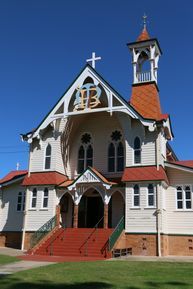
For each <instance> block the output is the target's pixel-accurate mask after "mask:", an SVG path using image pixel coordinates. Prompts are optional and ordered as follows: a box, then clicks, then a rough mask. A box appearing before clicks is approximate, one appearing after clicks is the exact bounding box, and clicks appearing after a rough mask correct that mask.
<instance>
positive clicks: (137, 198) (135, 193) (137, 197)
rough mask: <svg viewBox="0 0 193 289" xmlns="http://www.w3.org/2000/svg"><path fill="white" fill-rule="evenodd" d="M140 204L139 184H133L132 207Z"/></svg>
mask: <svg viewBox="0 0 193 289" xmlns="http://www.w3.org/2000/svg"><path fill="white" fill-rule="evenodd" d="M139 206H140V190H139V185H134V187H133V207H139Z"/></svg>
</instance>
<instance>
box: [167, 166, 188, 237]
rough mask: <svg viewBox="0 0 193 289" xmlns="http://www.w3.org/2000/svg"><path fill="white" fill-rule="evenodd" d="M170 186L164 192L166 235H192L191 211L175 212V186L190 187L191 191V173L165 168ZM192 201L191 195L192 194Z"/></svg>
mask: <svg viewBox="0 0 193 289" xmlns="http://www.w3.org/2000/svg"><path fill="white" fill-rule="evenodd" d="M167 173H168V177H169V181H170V186H169V187H168V189H167V190H166V211H167V230H168V231H167V232H166V233H168V234H191V235H192V234H193V209H192V210H184V211H183V210H177V207H176V186H178V185H182V186H183V185H190V187H191V190H192V191H193V173H189V172H184V171H181V170H176V169H172V168H167ZM192 200H193V193H192Z"/></svg>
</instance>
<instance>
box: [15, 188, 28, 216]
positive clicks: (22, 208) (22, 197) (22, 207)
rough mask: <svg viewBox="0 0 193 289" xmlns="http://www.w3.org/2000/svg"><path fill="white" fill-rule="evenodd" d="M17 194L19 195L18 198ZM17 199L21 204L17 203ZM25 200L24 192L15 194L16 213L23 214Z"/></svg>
mask: <svg viewBox="0 0 193 289" xmlns="http://www.w3.org/2000/svg"><path fill="white" fill-rule="evenodd" d="M19 194H21V195H20V196H19ZM19 197H21V202H19ZM25 200H26V192H25V191H19V192H18V194H17V205H16V211H17V212H21V213H22V212H24V211H25ZM18 205H21V208H20V209H18Z"/></svg>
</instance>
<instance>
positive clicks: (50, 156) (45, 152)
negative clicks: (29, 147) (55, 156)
mask: <svg viewBox="0 0 193 289" xmlns="http://www.w3.org/2000/svg"><path fill="white" fill-rule="evenodd" d="M49 146H50V154H49V155H47V149H48V147H49ZM47 159H49V168H46V161H47ZM51 161H52V146H51V144H50V143H48V144H47V145H46V147H45V151H44V171H49V170H51Z"/></svg>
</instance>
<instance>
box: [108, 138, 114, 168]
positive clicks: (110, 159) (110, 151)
mask: <svg viewBox="0 0 193 289" xmlns="http://www.w3.org/2000/svg"><path fill="white" fill-rule="evenodd" d="M108 171H109V172H114V171H115V146H114V144H113V143H110V144H109V148H108Z"/></svg>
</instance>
